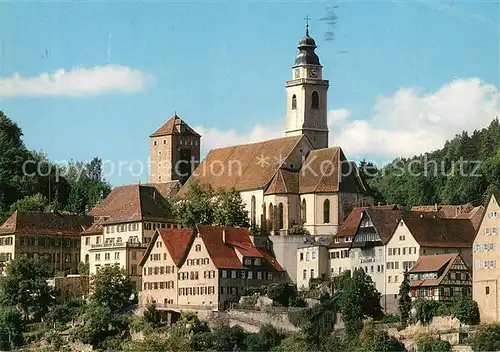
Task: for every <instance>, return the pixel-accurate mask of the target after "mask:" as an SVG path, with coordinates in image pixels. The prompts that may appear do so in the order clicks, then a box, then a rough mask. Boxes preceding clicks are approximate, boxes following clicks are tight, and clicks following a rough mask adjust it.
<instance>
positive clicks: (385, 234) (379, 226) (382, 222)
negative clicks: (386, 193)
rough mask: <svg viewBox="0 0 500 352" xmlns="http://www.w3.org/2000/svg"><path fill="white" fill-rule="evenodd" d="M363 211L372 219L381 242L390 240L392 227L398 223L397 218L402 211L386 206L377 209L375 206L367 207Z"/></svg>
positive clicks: (399, 217)
mask: <svg viewBox="0 0 500 352" xmlns="http://www.w3.org/2000/svg"><path fill="white" fill-rule="evenodd" d="M365 212H366V213H367V214H368V216H369V217H370V219H371V220H372V223H373V226H374V227H375V229H376V230H377V233H378V235H379V237H380V240H381V241H382V243H387V242H388V241H389V240H390V238H391V236H392V233H393V232H394V229H395V228H396V226H398V224H399V219H401V216H402V215H403V212H402V211H401V210H399V209H395V210H388V209H387V208H384V209H379V208H377V207H368V208H366V209H365Z"/></svg>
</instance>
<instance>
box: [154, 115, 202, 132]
mask: <svg viewBox="0 0 500 352" xmlns="http://www.w3.org/2000/svg"><path fill="white" fill-rule="evenodd" d="M172 134H183V135H193V136H200V135H199V134H198V133H197V132H196V131H195V130H193V129H192V128H191V127H190V126H189V125H188V124H187V123H186V122H185V121H184V120H182V119H181V118H180V117H179V116H177V115H174V116H172V117H171V118H170V119H169V120H168V121H167V122H165V123H164V124H163V125H162V126H161V127H160V128H159V129H158V130H157V131H156V132H155V133H153V134H152V135H151V136H150V137H161V136H167V135H172Z"/></svg>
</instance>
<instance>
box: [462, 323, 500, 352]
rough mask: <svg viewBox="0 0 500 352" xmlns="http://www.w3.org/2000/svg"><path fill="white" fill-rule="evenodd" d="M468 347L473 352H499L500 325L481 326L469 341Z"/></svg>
mask: <svg viewBox="0 0 500 352" xmlns="http://www.w3.org/2000/svg"><path fill="white" fill-rule="evenodd" d="M469 345H470V347H471V348H472V349H473V350H474V351H475V352H480V351H500V324H499V323H497V324H485V325H481V326H480V327H479V329H478V330H477V331H476V332H475V333H474V335H473V336H472V337H471V338H470V339H469Z"/></svg>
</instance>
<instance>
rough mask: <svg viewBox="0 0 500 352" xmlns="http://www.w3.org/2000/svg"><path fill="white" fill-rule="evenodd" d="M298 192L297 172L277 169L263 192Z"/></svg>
mask: <svg viewBox="0 0 500 352" xmlns="http://www.w3.org/2000/svg"><path fill="white" fill-rule="evenodd" d="M285 193H299V172H298V171H291V170H286V169H279V170H278V172H277V173H276V174H275V175H274V177H273V179H272V180H271V183H270V184H269V187H267V190H266V191H265V192H264V194H285Z"/></svg>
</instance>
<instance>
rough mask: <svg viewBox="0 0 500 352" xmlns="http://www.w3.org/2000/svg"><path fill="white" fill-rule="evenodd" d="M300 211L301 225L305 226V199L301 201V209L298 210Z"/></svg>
mask: <svg viewBox="0 0 500 352" xmlns="http://www.w3.org/2000/svg"><path fill="white" fill-rule="evenodd" d="M300 211H301V214H300V217H301V219H302V223H303V224H305V223H306V222H307V207H306V200H305V199H302V207H301V208H300Z"/></svg>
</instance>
